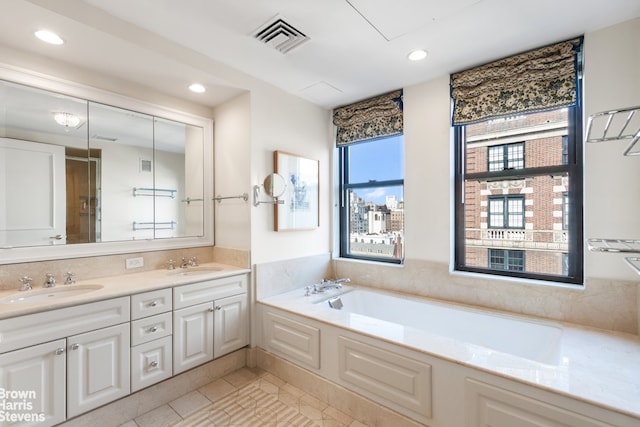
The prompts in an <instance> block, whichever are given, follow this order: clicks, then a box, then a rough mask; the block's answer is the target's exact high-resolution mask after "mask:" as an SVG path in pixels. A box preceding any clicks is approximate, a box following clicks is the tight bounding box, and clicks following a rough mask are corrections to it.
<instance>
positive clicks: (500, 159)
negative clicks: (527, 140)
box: [488, 142, 524, 172]
mask: <svg viewBox="0 0 640 427" xmlns="http://www.w3.org/2000/svg"><path fill="white" fill-rule="evenodd" d="M488 160H489V171H491V172H495V171H502V170H506V169H522V168H524V143H522V142H520V143H516V144H504V145H494V146H491V147H489V152H488Z"/></svg>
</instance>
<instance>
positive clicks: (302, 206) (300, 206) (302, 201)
mask: <svg viewBox="0 0 640 427" xmlns="http://www.w3.org/2000/svg"><path fill="white" fill-rule="evenodd" d="M273 157H274V158H273V162H274V165H275V170H276V173H277V174H279V175H281V176H282V177H283V178H284V181H285V183H286V189H285V191H284V194H283V195H282V196H281V197H280V199H281V200H284V203H283V204H276V205H274V206H275V207H274V209H275V215H274V217H275V221H274V222H275V230H276V231H285V230H310V229H314V228H317V227H318V226H319V225H320V219H319V216H318V213H319V209H320V207H319V205H320V203H319V201H320V192H319V188H318V187H319V184H318V183H319V174H320V171H319V163H320V162H319V161H318V160H311V159H306V158H304V157H301V156H297V155H295V154H291V153H285V152H283V151H275V152H274V153H273Z"/></svg>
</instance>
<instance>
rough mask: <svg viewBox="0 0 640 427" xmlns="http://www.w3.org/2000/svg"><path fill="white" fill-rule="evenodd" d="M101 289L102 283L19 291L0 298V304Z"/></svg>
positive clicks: (66, 295)
mask: <svg viewBox="0 0 640 427" xmlns="http://www.w3.org/2000/svg"><path fill="white" fill-rule="evenodd" d="M98 289H102V285H68V286H66V285H60V286H59V287H55V288H46V289H36V290H31V291H25V292H19V293H16V294H13V295H9V296H7V297H4V298H2V299H0V303H1V304H24V303H32V302H42V301H50V300H54V299H60V298H68V297H73V296H76V295H82V294H86V293H87V292H93V291H97V290H98Z"/></svg>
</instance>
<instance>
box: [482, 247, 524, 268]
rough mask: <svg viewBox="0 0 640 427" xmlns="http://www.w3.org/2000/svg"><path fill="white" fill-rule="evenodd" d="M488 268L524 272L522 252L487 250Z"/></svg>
mask: <svg viewBox="0 0 640 427" xmlns="http://www.w3.org/2000/svg"><path fill="white" fill-rule="evenodd" d="M489 268H490V269H493V270H506V271H524V251H515V250H507V249H489Z"/></svg>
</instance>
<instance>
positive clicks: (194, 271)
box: [167, 267, 223, 276]
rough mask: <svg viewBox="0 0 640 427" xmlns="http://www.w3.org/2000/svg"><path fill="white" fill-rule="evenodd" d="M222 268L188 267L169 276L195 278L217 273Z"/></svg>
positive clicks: (174, 271) (171, 272)
mask: <svg viewBox="0 0 640 427" xmlns="http://www.w3.org/2000/svg"><path fill="white" fill-rule="evenodd" d="M222 270H223V268H222V267H187V268H181V269H175V270H172V271H170V272H168V273H167V274H168V275H169V276H195V275H199V274H208V273H215V272H216V271H222Z"/></svg>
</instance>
